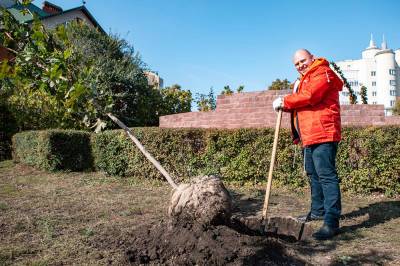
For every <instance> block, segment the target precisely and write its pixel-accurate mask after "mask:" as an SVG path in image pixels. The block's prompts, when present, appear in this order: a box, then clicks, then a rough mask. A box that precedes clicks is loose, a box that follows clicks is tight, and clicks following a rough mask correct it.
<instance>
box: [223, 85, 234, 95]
mask: <svg viewBox="0 0 400 266" xmlns="http://www.w3.org/2000/svg"><path fill="white" fill-rule="evenodd" d="M221 94H222V95H231V94H233V90H231V87H230V86H229V85H226V86H224V88H223V90H222V92H221Z"/></svg>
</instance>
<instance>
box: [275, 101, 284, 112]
mask: <svg viewBox="0 0 400 266" xmlns="http://www.w3.org/2000/svg"><path fill="white" fill-rule="evenodd" d="M272 107H273V108H274V110H275V111H276V112H278V111H279V110H281V109H283V98H282V97H278V98H276V99H275V100H274V101H273V102H272Z"/></svg>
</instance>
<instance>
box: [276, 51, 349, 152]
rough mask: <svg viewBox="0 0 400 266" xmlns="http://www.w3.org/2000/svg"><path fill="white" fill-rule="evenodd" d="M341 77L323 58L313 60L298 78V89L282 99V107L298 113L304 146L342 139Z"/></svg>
mask: <svg viewBox="0 0 400 266" xmlns="http://www.w3.org/2000/svg"><path fill="white" fill-rule="evenodd" d="M342 87H343V82H342V80H341V79H340V78H339V77H338V76H337V75H336V74H335V72H333V70H332V69H331V68H330V67H329V62H328V61H327V60H325V59H324V58H318V59H316V60H315V61H314V62H313V63H312V65H311V66H310V67H309V69H308V71H307V72H306V73H305V74H304V76H302V77H301V80H300V84H299V86H298V89H297V92H296V93H293V94H291V95H288V96H286V97H285V98H284V108H283V109H284V110H285V111H294V112H295V113H297V114H295V116H296V115H297V121H295V124H296V127H297V126H298V128H297V129H298V131H299V134H300V138H301V141H302V145H303V147H305V146H309V145H313V144H318V143H324V142H331V141H340V140H341V123H340V105H339V91H341V90H342Z"/></svg>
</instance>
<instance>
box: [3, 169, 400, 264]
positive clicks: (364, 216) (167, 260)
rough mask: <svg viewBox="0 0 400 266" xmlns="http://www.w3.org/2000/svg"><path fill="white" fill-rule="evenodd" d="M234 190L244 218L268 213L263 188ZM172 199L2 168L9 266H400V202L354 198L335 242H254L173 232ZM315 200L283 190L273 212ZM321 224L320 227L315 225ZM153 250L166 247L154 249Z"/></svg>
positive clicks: (229, 233)
mask: <svg viewBox="0 0 400 266" xmlns="http://www.w3.org/2000/svg"><path fill="white" fill-rule="evenodd" d="M228 187H229V188H230V190H231V193H232V194H233V196H234V199H235V202H236V207H235V212H236V213H240V214H241V215H249V216H250V215H257V214H259V212H260V210H261V208H262V203H263V191H262V189H260V190H258V189H256V188H238V187H233V186H228ZM169 198H170V189H169V187H168V186H167V185H166V184H164V183H162V182H157V181H153V182H150V181H138V180H135V179H133V178H127V179H124V180H121V179H116V178H110V177H106V176H105V175H103V174H101V173H56V174H49V173H46V172H42V171H37V170H34V169H32V168H30V167H25V166H22V165H13V164H12V163H11V162H1V163H0V265H27V264H29V265H71V264H78V265H82V264H86V265H88V264H89V265H109V264H112V265H126V264H129V263H131V264H134V265H136V264H139V263H147V262H148V263H150V264H157V263H159V264H170V265H172V264H177V263H179V264H193V263H194V262H197V263H198V264H202V263H201V262H202V261H203V262H204V261H208V262H209V264H217V265H222V264H232V265H256V264H259V265H263V264H265V263H266V262H267V261H268V262H276V263H275V264H280V265H304V264H314V265H359V264H387V265H396V264H397V265H400V254H399V252H398V250H400V200H399V199H387V198H385V197H380V196H375V197H373V196H369V197H356V196H347V195H345V196H344V199H343V206H344V211H343V214H344V217H343V219H342V221H341V225H342V233H341V234H340V235H338V236H337V237H336V238H334V239H333V240H330V241H323V242H317V241H307V242H297V243H288V242H284V241H281V240H276V239H266V238H265V237H258V236H248V235H246V234H242V233H240V232H237V231H235V230H233V229H232V228H229V227H226V226H219V227H214V228H211V229H210V230H203V229H202V228H186V229H183V230H181V231H179V232H178V233H176V232H174V231H170V230H168V228H169V227H168V226H169V224H168V221H167V219H166V207H167V205H168V201H169ZM308 198H309V196H308V194H307V193H305V194H295V193H292V192H289V191H285V190H284V189H275V190H273V193H272V198H271V205H270V206H271V207H270V211H271V215H274V214H275V215H278V214H279V215H299V214H303V213H305V212H306V211H307V206H308V205H309V201H308ZM319 225H320V223H315V224H313V226H315V228H317V227H318V226H319ZM183 236H184V237H183ZM168 241H169V242H168ZM179 241H183V242H182V243H180V242H179ZM151 246H154V247H156V246H158V248H155V249H154V250H153V251H152V249H151V248H150V247H151ZM245 246H246V248H244V247H245ZM179 247H185V248H186V249H185V250H184V249H181V250H179ZM176 248H177V249H176ZM216 251H218V252H219V253H218V254H215V252H216ZM145 252H148V254H147V255H146V254H145ZM168 254H169V255H168ZM171 254H173V256H172V257H171V256H170V255H171ZM157 256H158V257H157Z"/></svg>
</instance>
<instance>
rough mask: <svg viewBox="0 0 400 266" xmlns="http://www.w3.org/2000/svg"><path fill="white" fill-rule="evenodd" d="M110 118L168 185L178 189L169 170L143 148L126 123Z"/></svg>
mask: <svg viewBox="0 0 400 266" xmlns="http://www.w3.org/2000/svg"><path fill="white" fill-rule="evenodd" d="M107 115H108V117H109V118H111V120H112V121H114V122H115V123H116V124H118V126H120V128H122V129H123V130H124V131H125V132H126V134H127V135H128V136H129V138H130V139H131V140H132V141H133V143H135V145H136V146H137V147H138V148H139V150H140V151H141V152H142V153H143V155H144V156H145V157H146V158H147V159H148V160H149V161H150V162H151V163H152V164H153V165H154V166H155V167H156V168H157V170H158V171H160V173H161V174H162V175H163V176H164V177H165V179H167V181H168V183H169V184H170V185H171V186H172V187H173V188H174V189H176V188H178V186H177V185H176V184H175V182H174V180H173V179H172V178H171V176H170V175H169V174H168V172H167V170H165V169H164V167H162V165H161V164H160V163H159V162H158V161H157V160H156V159H155V158H154V157H153V156H151V154H150V153H149V152H148V151H147V150H146V149H145V148H144V147H143V145H142V144H141V143H140V142H139V140H138V139H137V138H135V136H133V133H132V131H131V130H130V129H129V128H128V127H127V126H125V124H124V123H122V122H121V121H120V120H119V119H118V118H116V117H115V116H113V115H112V114H110V113H108V114H107Z"/></svg>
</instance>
